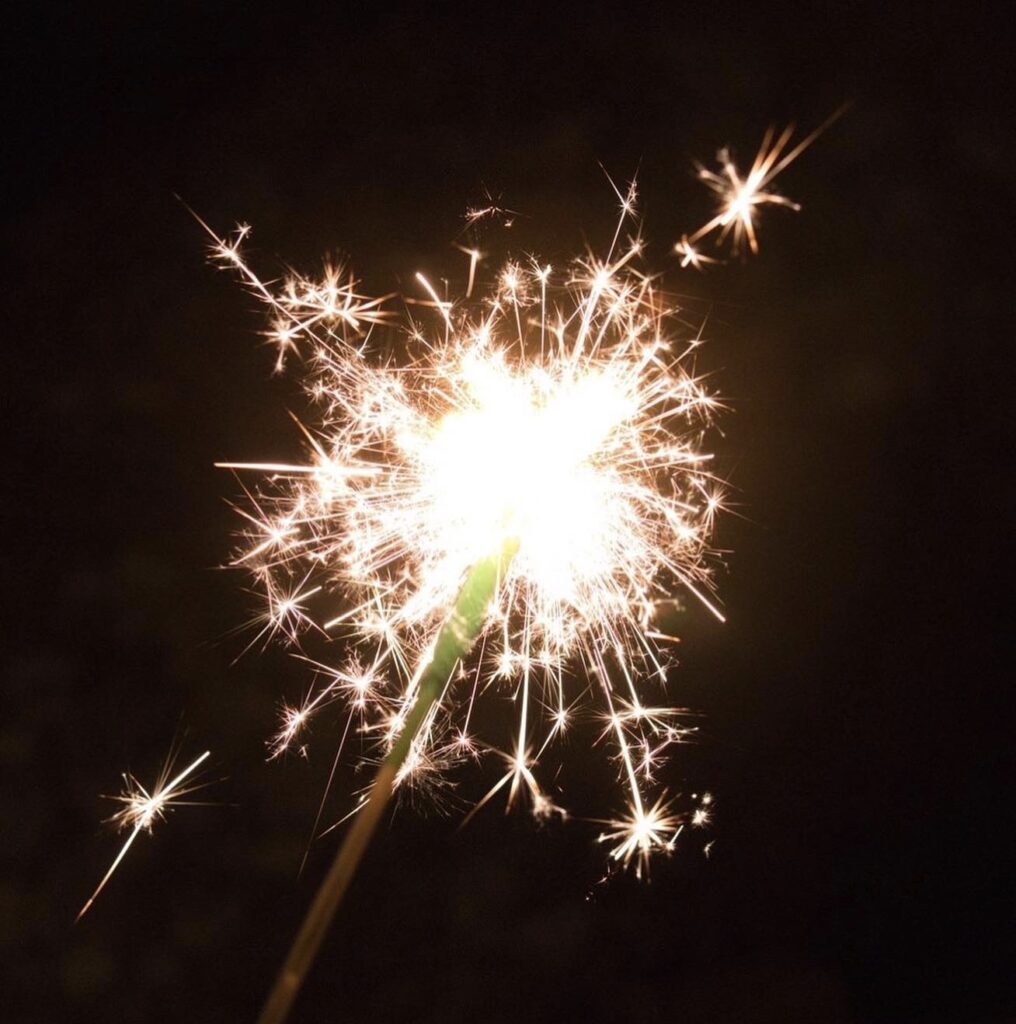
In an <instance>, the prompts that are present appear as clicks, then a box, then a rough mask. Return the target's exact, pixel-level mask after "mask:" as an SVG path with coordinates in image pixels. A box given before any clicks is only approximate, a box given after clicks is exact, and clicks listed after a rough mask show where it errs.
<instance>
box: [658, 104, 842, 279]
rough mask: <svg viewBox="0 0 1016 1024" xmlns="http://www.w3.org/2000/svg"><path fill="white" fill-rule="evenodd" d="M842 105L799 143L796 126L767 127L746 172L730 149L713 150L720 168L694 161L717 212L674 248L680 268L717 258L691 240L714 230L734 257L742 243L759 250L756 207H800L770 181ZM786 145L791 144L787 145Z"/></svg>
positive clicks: (820, 132) (836, 114)
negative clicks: (795, 139) (727, 240)
mask: <svg viewBox="0 0 1016 1024" xmlns="http://www.w3.org/2000/svg"><path fill="white" fill-rule="evenodd" d="M844 110H846V107H845V106H844V107H840V109H839V110H837V111H835V112H834V113H833V114H832V116H831V117H829V118H827V120H826V121H825V122H824V123H823V124H821V125H820V126H819V127H818V128H816V129H815V130H814V131H813V132H811V133H810V134H809V135H807V136H805V137H804V138H803V139H802V140H801V141H800V142H798V143H796V144H795V145H793V146H791V145H790V144H791V140H792V139H793V137H794V125H792V124H791V125H788V126H787V127H786V128H784V129H783V131H781V132H780V133H779V134H778V135H777V133H776V131H775V130H774V129H773V128H769V129H768V130H767V131H766V133H765V136H764V137H763V139H762V144H761V145H760V146H759V149H758V152H757V153H756V155H755V159H754V160H753V161H752V165H751V168H750V169H749V170H748V171H747V173H742V172H741V171H740V170H738V168H737V165H736V164H735V163H734V161H733V158H732V157H731V154H730V150H729V149H726V148H725V149H721V150H720V151H719V153H718V154H717V163H718V164H719V170H718V171H713V170H710V169H709V168H708V167H704V166H703V165H702V164H698V165H696V166H697V169H698V177H699V180H701V181H702V182H703V183H704V184H705V185H706V186H707V187H708V188H709V190H710V191H712V192H713V193H714V194H715V195H716V197H717V200H718V204H719V208H718V210H717V213H716V215H715V216H714V217H713V218H712V219H711V220H709V221H707V222H706V223H705V224H704V225H703V226H702V227H700V228H699V229H698V231H696V232H695V233H694V234H693V235H692V236H691V237H690V238H689V237H688V236H687V235H685V236H684V237H683V238H682V239H681V241H680V242H678V243H677V244H676V246H675V251H676V252H677V254H678V255H679V256H681V266H682V267H688V266H691V267H693V268H695V269H701V265H702V264H703V263H715V262H716V260H712V259H709V258H708V257H705V256H703V255H702V254H701V253H700V252H699V251H698V249H697V248H696V247H695V244H694V243H695V242H697V241H699V239H702V238H705V237H706V236H707V235H709V234H711V233H712V232H714V231H718V232H719V236H718V239H717V241H718V242H723V241H725V240H726V239H727V237H728V236H729V237H730V239H731V249H732V251H733V253H734V254H735V255H736V254H737V253H738V252H740V251H741V250H742V248H743V247H744V244H745V242H747V245H748V248H749V249H750V250H751V251H752V252H753V253H757V252H758V249H759V243H758V224H757V219H758V211H759V208H760V207H763V206H782V207H785V208H787V209H791V210H800V208H801V207H800V206H799V205H798V204H797V203H795V202H794V201H793V200H792V199H788V198H787V197H786V196H783V195H780V194H779V193H778V192H774V191H771V190H770V188H769V186H770V185H771V183H772V181H773V179H774V178H775V177H776V176H777V175H778V174H779V173H780V172H781V171H783V170H784V169H785V168H786V167H788V166H789V165H790V164H791V163H793V162H794V161H795V160H796V159H797V158H798V157H799V156H800V155H801V154H802V153H803V152H804V151H805V150H806V149H807V148H808V147H809V146H810V145H811V144H812V143H813V142H814V141H815V140H816V139H817V138H818V137H819V135H821V134H822V133H823V132H824V131H825V130H826V129H827V128H828V127H829V126H830V125H831V124H832V123H833V122H834V121H835V120H837V118H839V117H840V116H841V115H842V114H843V112H844ZM788 147H790V148H788Z"/></svg>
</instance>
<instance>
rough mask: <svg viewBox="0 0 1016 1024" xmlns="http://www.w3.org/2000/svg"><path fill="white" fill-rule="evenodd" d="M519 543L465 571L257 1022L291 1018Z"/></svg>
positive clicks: (272, 1022)
mask: <svg viewBox="0 0 1016 1024" xmlns="http://www.w3.org/2000/svg"><path fill="white" fill-rule="evenodd" d="M517 548H518V543H517V542H516V541H514V540H510V541H506V542H505V544H504V545H503V547H502V549H501V552H500V554H499V555H497V556H495V557H492V558H488V559H486V560H484V561H481V562H479V563H477V565H475V566H474V567H473V569H472V570H471V571H470V572H469V574H468V576H467V577H466V581H465V583H464V584H463V586H462V589H461V590H460V592H459V596H458V600H457V601H456V602H455V607H454V608H453V610H452V612H451V614H450V615H449V616H448V618H447V619H446V620H445V623H444V625H443V626H442V627H441V631H440V632H439V633H438V636H437V639H436V641H435V643H434V647H433V651H432V653H431V655H430V658H429V659H428V660H425V661H424V662H423V664H422V666H421V667H420V669H419V670H418V672H417V677H418V678H417V680H416V685H415V701H414V703H413V705H412V707H410V709H409V711H408V712H407V713H406V715H405V719H404V721H403V723H402V729H401V731H400V732H399V734H398V736H397V737H396V738H395V742H394V743H393V744H392V747H391V750H390V751H389V752H388V755H387V757H385V759H384V761H383V762H382V764H381V767H380V768H379V769H378V772H377V775H376V776H375V778H374V782H373V784H372V786H371V790H370V795H369V796H368V797H367V799H366V801H365V802H364V803H363V804H361V805H360V807H359V809H358V811H357V814H356V817H355V818H354V819H353V824H352V826H351V828H350V830H349V832H348V833H347V834H346V838H345V839H344V840H343V842H342V845H341V846H340V847H339V851H338V853H337V854H336V856H335V860H334V861H333V863H332V867H331V869H330V870H329V872H328V874H327V875H326V876H325V880H324V881H323V882H322V883H321V886H320V888H319V889H318V892H317V895H316V896H315V897H314V902H313V903H312V904H311V907H310V910H309V911H308V912H307V916H306V917H305V918H304V921H303V924H302V925H301V926H300V931H299V932H298V933H297V936H296V939H295V941H294V942H293V945H292V947H291V949H290V951H289V955H288V956H287V957H286V961H285V963H284V964H283V966H282V970H281V971H280V972H279V976H278V978H277V979H276V981H275V985H274V986H273V988H272V991H271V993H270V994H269V997H268V1000H267V1002H266V1003H265V1006H264V1009H263V1010H262V1011H261V1016H260V1017H259V1018H258V1024H280V1022H281V1021H284V1020H285V1019H286V1016H287V1015H288V1013H289V1010H290V1007H291V1006H292V1004H293V1001H294V1000H295V999H296V996H297V994H298V993H299V991H300V987H301V985H302V984H303V980H304V978H305V977H306V976H307V972H308V970H309V969H310V966H311V964H312V963H313V961H314V957H315V956H316V954H317V951H318V949H319V947H320V946H321V942H322V940H323V939H324V937H325V934H326V933H327V931H328V926H329V925H330V924H331V921H332V918H333V917H334V916H335V911H336V910H337V909H338V906H339V903H340V902H341V900H342V897H343V895H344V894H345V892H346V890H347V889H348V888H349V883H350V882H351V881H352V878H353V875H354V873H355V872H356V868H357V865H358V864H359V863H360V859H361V858H362V857H363V854H364V852H365V850H366V849H367V845H368V843H369V842H370V839H371V836H372V835H373V834H374V830H375V829H376V828H377V824H378V822H379V821H380V819H381V815H382V813H383V812H384V809H385V807H386V805H387V803H388V800H389V798H390V797H391V795H392V791H393V789H394V786H395V780H396V777H397V775H398V773H399V771H400V769H402V767H403V765H404V764H405V762H406V759H407V758H408V757H409V755H410V753H411V751H412V750H413V747H414V745H415V744H416V742H417V737H418V736H419V734H420V733H421V731H423V730H424V726H425V724H426V722H427V720H428V718H429V717H430V714H431V711H432V709H433V707H434V704H435V702H436V701H437V700H438V699H439V698H440V696H441V694H442V693H443V692H444V689H445V687H446V686H447V685H448V681H449V680H450V679H451V676H452V673H453V672H454V671H455V666H456V665H457V664H458V662H459V660H460V659H461V658H462V657H463V656H465V655H466V654H468V653H469V651H470V650H471V649H472V647H473V645H474V643H475V642H476V639H477V637H478V636H479V635H480V632H481V630H482V628H483V625H484V621H485V619H486V617H487V611H488V608H489V606H490V603H491V601H492V599H493V598H494V596H495V594H496V593H497V589H498V587H499V585H500V583H501V580H502V579H503V578H504V574H505V570H506V568H507V566H508V563H509V562H510V561H511V559H512V558H513V557H514V555H515V552H516V550H517Z"/></svg>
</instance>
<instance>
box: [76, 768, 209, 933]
mask: <svg viewBox="0 0 1016 1024" xmlns="http://www.w3.org/2000/svg"><path fill="white" fill-rule="evenodd" d="M210 753H211V751H208V750H206V751H205V752H204V753H203V754H202V755H201V756H200V757H198V758H196V759H195V760H194V761H192V762H191V763H190V764H189V765H188V766H187V767H186V768H184V770H183V771H182V772H179V773H178V774H177V775H174V776H173V778H171V779H170V778H169V776H170V774H171V773H172V771H173V767H174V755H173V753H171V754H170V756H169V758H167V760H166V762H165V764H164V765H163V767H162V771H161V772H160V773H159V778H158V779H157V780H156V783H155V785H154V786H153V787H152V791H151V792H150V793H149V792H148V790H147V789H146V788H145V787H144V786H142V785H141V783H140V782H138V780H137V779H136V778H135V777H134V776H133V775H131V774H130V773H124V776H123V781H124V789H123V792H122V793H120V794H119V795H118V796H114V797H109V798H108V799H111V800H116V801H117V802H118V803H120V804H122V805H123V807H122V808H121V809H120V810H119V811H117V812H116V814H114V815H113V816H112V817H110V818H107V819H106V820H107V821H108V822H110V823H111V824H113V825H115V826H116V827H117V828H118V829H120V830H126V829H130V830H131V831H130V835H129V836H128V837H127V839H126V841H125V842H124V844H123V846H121V847H120V852H119V853H118V854H117V855H116V857H115V858H114V860H113V863H112V864H111V865H110V866H109V870H108V871H107V872H106V873H105V875H103V876H102V881H101V882H99V884H98V886H97V887H96V889H95V892H93V893H92V895H91V896H89V898H88V900H87V901H86V902H85V905H84V906H83V907H82V908H81V909H80V910H79V911H78V916H77V917H76V918H75V920H76V921H80V920H81V918H82V917H84V915H85V914H86V913H87V912H88V909H89V908H90V907H91V906H92V904H93V903H94V902H95V901H96V899H97V898H98V896H99V893H101V892H102V890H103V889H104V888H105V887H106V883H107V882H108V881H109V880H110V878H111V877H112V876H113V872H114V871H116V869H117V868H118V867H119V866H120V862H121V861H122V860H123V859H124V857H125V856H126V855H127V851H128V850H129V849H130V848H131V846H132V845H133V843H134V840H135V839H137V837H138V836H139V835H140V834H141V832H151V831H152V827H153V826H154V824H155V823H156V822H157V821H162V820H164V819H165V817H166V812H167V811H168V810H170V809H171V808H172V807H175V806H178V805H183V804H190V805H194V803H195V801H192V800H184V799H182V797H185V796H187V795H188V794H189V793H193V792H194V791H195V790H198V789H203V788H204V786H206V785H208V784H207V783H198V784H194V783H193V782H191V783H190V784H186V783H187V780H188V779H189V778H190V777H191V776H192V775H193V774H194V772H195V771H196V770H197V768H198V767H199V766H200V765H201V764H202V763H203V762H204V761H205V760H206V759H207V758H208V757H209V756H210ZM167 780H168V781H167Z"/></svg>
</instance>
